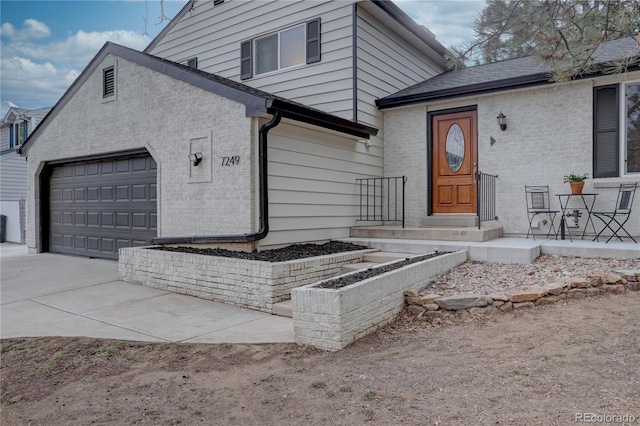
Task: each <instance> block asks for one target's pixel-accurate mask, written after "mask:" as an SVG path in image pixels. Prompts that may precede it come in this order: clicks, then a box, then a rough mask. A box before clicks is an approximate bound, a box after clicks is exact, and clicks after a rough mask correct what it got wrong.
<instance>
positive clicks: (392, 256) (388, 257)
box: [362, 251, 413, 263]
mask: <svg viewBox="0 0 640 426" xmlns="http://www.w3.org/2000/svg"><path fill="white" fill-rule="evenodd" d="M411 256H413V254H411V253H392V252H388V251H376V252H374V253H367V254H365V255H364V256H363V257H362V260H363V261H364V262H365V263H366V262H370V263H387V262H393V261H394V260H400V259H406V258H407V257H411Z"/></svg>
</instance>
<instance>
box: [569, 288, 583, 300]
mask: <svg viewBox="0 0 640 426" xmlns="http://www.w3.org/2000/svg"><path fill="white" fill-rule="evenodd" d="M585 297H587V293H586V291H585V290H583V289H581V288H572V289H571V290H569V291H567V298H569V299H584V298H585Z"/></svg>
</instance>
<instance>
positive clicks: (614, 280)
mask: <svg viewBox="0 0 640 426" xmlns="http://www.w3.org/2000/svg"><path fill="white" fill-rule="evenodd" d="M600 278H601V279H602V282H603V283H604V284H626V283H627V280H625V279H624V278H622V275H619V274H613V273H607V274H602V275H600Z"/></svg>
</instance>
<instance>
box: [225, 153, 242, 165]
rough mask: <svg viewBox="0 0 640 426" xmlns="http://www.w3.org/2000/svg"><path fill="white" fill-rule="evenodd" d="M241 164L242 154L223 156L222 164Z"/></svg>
mask: <svg viewBox="0 0 640 426" xmlns="http://www.w3.org/2000/svg"><path fill="white" fill-rule="evenodd" d="M238 164H240V156H239V155H235V156H233V157H222V166H223V167H225V166H237V165H238Z"/></svg>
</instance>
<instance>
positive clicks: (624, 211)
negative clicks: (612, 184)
mask: <svg viewBox="0 0 640 426" xmlns="http://www.w3.org/2000/svg"><path fill="white" fill-rule="evenodd" d="M637 187H638V183H637V182H636V183H621V184H620V189H619V190H618V200H617V201H616V207H615V210H614V211H612V212H591V215H592V216H593V217H597V218H598V219H600V220H601V221H602V223H604V227H603V228H602V229H601V230H600V232H598V234H597V235H596V237H595V238H594V239H593V241H600V240H599V239H598V238H599V237H600V235H602V233H603V232H604V231H606V230H607V229H608V230H610V231H611V236H610V237H609V239H608V240H607V241H606V242H607V243H608V242H609V241H611V239H612V238H613V237H617V238H618V239H619V240H620V241H622V238H627V237H629V238H631V239H632V240H633V242H634V243H636V244H637V243H638V242H637V241H636V240H635V239H634V238H633V237H632V236H631V234H629V232H627V230H626V229H624V225H625V224H626V223H627V221H628V220H629V217H631V207H632V206H633V199H634V197H635V194H636V188H637ZM621 232H624V233H625V234H627V235H626V236H624V235H623V236H621V235H619V234H620V233H621ZM605 236H606V235H605ZM603 238H604V237H603Z"/></svg>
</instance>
